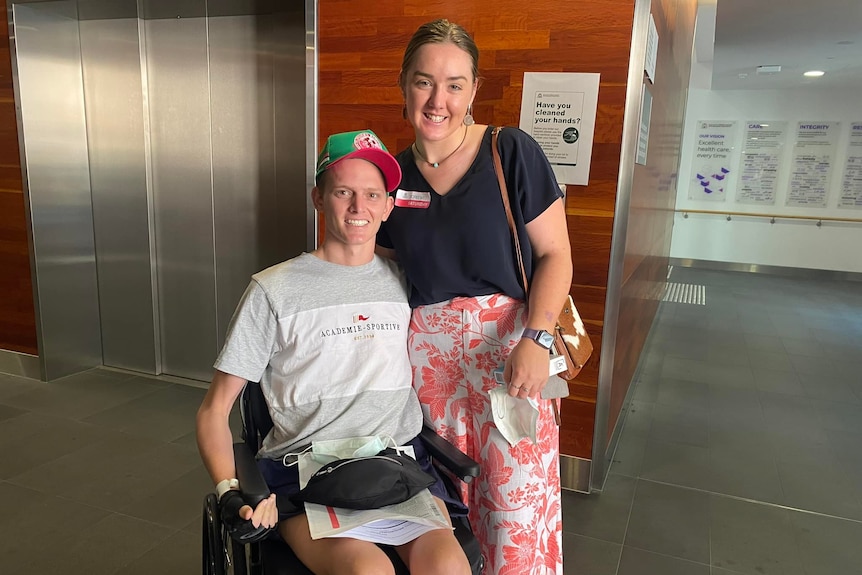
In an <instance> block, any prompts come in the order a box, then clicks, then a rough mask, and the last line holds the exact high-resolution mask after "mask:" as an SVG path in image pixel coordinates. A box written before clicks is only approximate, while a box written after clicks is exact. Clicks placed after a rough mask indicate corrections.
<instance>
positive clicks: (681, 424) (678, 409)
mask: <svg viewBox="0 0 862 575" xmlns="http://www.w3.org/2000/svg"><path fill="white" fill-rule="evenodd" d="M649 439H650V441H662V442H666V443H685V444H688V445H698V446H701V447H706V446H708V445H709V419H708V418H707V417H706V410H703V409H697V408H695V407H689V406H685V405H679V404H676V405H662V404H656V405H655V406H654V407H653V414H652V425H651V426H650V431H649Z"/></svg>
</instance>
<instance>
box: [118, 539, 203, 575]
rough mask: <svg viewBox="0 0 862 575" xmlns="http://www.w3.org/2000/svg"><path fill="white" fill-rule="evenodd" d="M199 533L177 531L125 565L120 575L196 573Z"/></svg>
mask: <svg viewBox="0 0 862 575" xmlns="http://www.w3.org/2000/svg"><path fill="white" fill-rule="evenodd" d="M200 539H201V536H200V533H199V532H198V533H188V532H186V531H179V532H177V533H174V534H172V535H170V536H169V537H167V538H166V539H164V540H163V541H160V542H159V543H157V544H156V545H155V546H154V547H153V548H152V549H150V550H149V551H147V552H146V553H144V554H143V555H142V556H141V557H139V558H137V559H135V560H133V561H132V562H131V563H129V564H128V565H125V566H124V567H123V568H122V569H121V570H120V571H118V573H122V575H152V574H153V573H165V574H171V573H197V572H199V571H200V568H201V567H200V563H201V541H200Z"/></svg>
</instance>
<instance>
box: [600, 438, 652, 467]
mask: <svg viewBox="0 0 862 575" xmlns="http://www.w3.org/2000/svg"><path fill="white" fill-rule="evenodd" d="M646 446H647V439H646V437H645V436H638V435H635V434H634V433H626V432H624V433H623V435H622V436H621V437H620V441H619V443H618V444H617V449H616V451H615V452H614V456H613V459H612V461H611V466H610V470H609V471H610V472H611V473H616V474H618V475H626V476H628V477H637V476H639V475H640V474H641V468H642V466H643V461H644V454H645V452H646Z"/></svg>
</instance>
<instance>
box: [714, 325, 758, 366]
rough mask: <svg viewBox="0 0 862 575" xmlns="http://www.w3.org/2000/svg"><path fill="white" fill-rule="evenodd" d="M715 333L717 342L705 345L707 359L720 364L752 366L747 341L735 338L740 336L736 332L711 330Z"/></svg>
mask: <svg viewBox="0 0 862 575" xmlns="http://www.w3.org/2000/svg"><path fill="white" fill-rule="evenodd" d="M710 333H712V334H713V336H714V339H716V340H717V343H716V342H710V343H709V344H706V345H705V346H704V349H705V350H706V361H707V363H711V364H714V365H719V366H728V367H731V366H733V367H740V368H747V367H750V366H751V362H750V361H749V357H748V350H747V349H746V347H745V342H743V341H741V340H735V339H733V338H735V337H738V335H736V334H735V333H727V334H719V333H718V332H710Z"/></svg>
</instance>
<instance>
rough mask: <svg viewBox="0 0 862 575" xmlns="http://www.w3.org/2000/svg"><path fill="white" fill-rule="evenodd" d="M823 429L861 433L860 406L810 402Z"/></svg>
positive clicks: (861, 415)
mask: <svg viewBox="0 0 862 575" xmlns="http://www.w3.org/2000/svg"><path fill="white" fill-rule="evenodd" d="M812 404H813V405H814V406H815V408H816V410H817V413H818V414H819V415H820V421H821V423H822V425H823V428H824V429H828V430H833V431H847V432H850V433H862V404H859V403H855V402H854V403H840V402H835V401H823V400H819V399H815V400H812Z"/></svg>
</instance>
